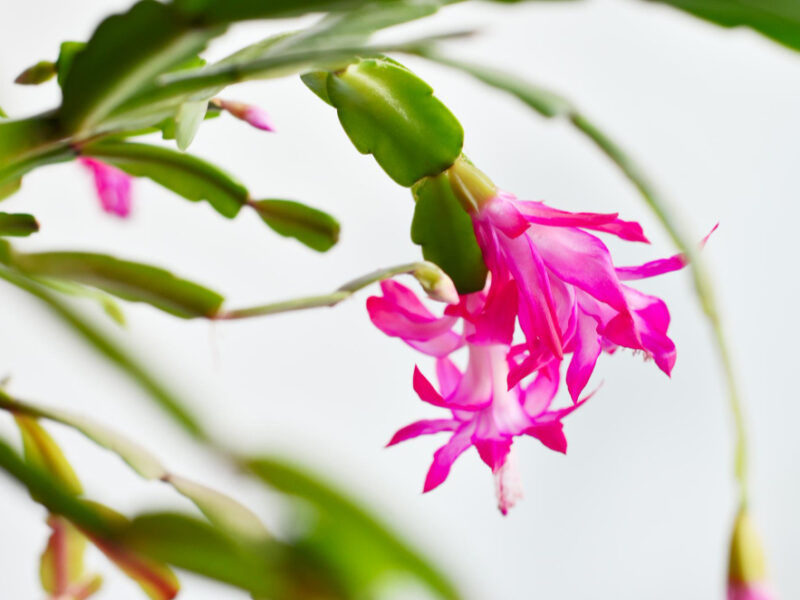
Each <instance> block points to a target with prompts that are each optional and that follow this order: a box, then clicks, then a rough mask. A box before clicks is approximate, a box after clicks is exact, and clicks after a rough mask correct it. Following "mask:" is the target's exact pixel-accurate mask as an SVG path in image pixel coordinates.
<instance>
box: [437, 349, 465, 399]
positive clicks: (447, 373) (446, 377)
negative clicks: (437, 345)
mask: <svg viewBox="0 0 800 600" xmlns="http://www.w3.org/2000/svg"><path fill="white" fill-rule="evenodd" d="M436 377H437V379H438V380H439V389H440V390H442V395H443V396H445V397H447V396H449V395H450V394H452V393H453V392H454V391H455V390H456V388H457V387H458V384H459V382H460V381H461V377H462V375H461V371H460V370H459V369H458V367H457V366H456V365H455V364H454V363H453V361H452V360H450V359H449V358H440V359H439V360H437V361H436Z"/></svg>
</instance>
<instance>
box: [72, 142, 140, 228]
mask: <svg viewBox="0 0 800 600" xmlns="http://www.w3.org/2000/svg"><path fill="white" fill-rule="evenodd" d="M78 160H79V162H80V163H81V164H82V165H83V166H85V167H86V168H87V169H89V170H90V171H91V172H92V175H93V176H94V186H95V189H96V190H97V195H98V196H99V198H100V205H101V206H102V207H103V210H104V211H106V212H107V213H111V214H114V215H117V216H118V217H123V218H124V217H127V216H128V215H129V214H130V212H131V180H132V179H133V178H132V177H131V176H130V175H128V174H127V173H125V172H124V171H121V170H119V169H117V168H116V167H112V166H111V165H109V164H106V163H104V162H101V161H99V160H96V159H94V158H85V157H84V158H79V159H78Z"/></svg>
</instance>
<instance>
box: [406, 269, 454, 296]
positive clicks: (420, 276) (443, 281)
mask: <svg viewBox="0 0 800 600" xmlns="http://www.w3.org/2000/svg"><path fill="white" fill-rule="evenodd" d="M412 274H413V275H414V277H416V279H417V281H419V284H420V285H421V286H422V289H423V290H425V293H426V294H428V297H429V298H431V299H432V300H438V301H439V302H446V303H447V304H458V302H459V297H458V291H456V286H455V285H454V284H453V281H452V280H451V279H450V278H449V277H448V276H447V273H445V272H444V271H442V269H440V268H439V267H438V266H437V265H435V264H433V263H432V262H428V261H425V262H421V263H419V265H418V266H417V267H416V268H415V269H414V271H413V273H412Z"/></svg>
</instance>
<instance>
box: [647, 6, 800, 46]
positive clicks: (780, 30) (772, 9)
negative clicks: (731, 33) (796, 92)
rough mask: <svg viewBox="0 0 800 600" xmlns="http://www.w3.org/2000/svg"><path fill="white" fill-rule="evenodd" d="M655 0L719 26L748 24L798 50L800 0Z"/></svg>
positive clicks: (747, 25)
mask: <svg viewBox="0 0 800 600" xmlns="http://www.w3.org/2000/svg"><path fill="white" fill-rule="evenodd" d="M650 1H653V0H650ZM655 1H656V2H661V3H662V4H669V5H670V6H674V7H675V8H679V9H681V10H684V11H686V12H688V13H690V14H692V15H694V16H696V17H700V18H701V19H705V20H707V21H711V22H712V23H716V24H717V25H722V26H723V27H750V28H751V29H754V30H755V31H758V32H759V33H761V34H762V35H765V36H767V37H769V38H772V39H773V40H775V41H776V42H778V43H780V44H783V45H784V46H787V47H789V48H792V49H793V50H800V3H798V2H796V0H655Z"/></svg>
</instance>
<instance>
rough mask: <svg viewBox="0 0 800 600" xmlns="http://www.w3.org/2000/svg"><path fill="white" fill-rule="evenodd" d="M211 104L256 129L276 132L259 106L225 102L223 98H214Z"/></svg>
mask: <svg viewBox="0 0 800 600" xmlns="http://www.w3.org/2000/svg"><path fill="white" fill-rule="evenodd" d="M211 103H212V104H213V105H214V106H217V107H218V108H220V109H222V110H224V111H227V112H228V113H230V114H231V115H233V116H234V117H236V118H237V119H241V120H242V121H244V122H246V123H248V124H250V125H251V126H253V127H255V128H256V129H261V130H263V131H275V127H274V126H273V125H272V121H271V120H270V118H269V115H268V114H267V111H265V110H264V109H262V108H259V107H258V106H253V105H252V104H245V103H244V102H237V101H235V100H223V99H221V98H214V99H213V100H212V101H211Z"/></svg>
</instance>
